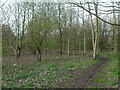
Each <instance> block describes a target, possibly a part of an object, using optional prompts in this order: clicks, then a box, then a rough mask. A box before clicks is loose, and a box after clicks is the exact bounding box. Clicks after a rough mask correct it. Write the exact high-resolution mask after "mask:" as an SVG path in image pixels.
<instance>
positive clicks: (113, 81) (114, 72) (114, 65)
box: [96, 53, 118, 87]
mask: <svg viewBox="0 0 120 90" xmlns="http://www.w3.org/2000/svg"><path fill="white" fill-rule="evenodd" d="M99 55H102V56H105V57H108V58H110V61H109V62H108V63H107V64H106V66H105V67H103V68H102V69H101V72H100V73H99V74H98V75H97V78H96V82H99V86H101V87H103V86H107V87H114V86H116V85H118V59H117V57H116V55H114V54H112V53H100V54H99ZM105 83H106V84H105ZM104 84H105V85H104ZM99 86H98V87H99Z"/></svg>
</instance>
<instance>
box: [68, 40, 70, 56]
mask: <svg viewBox="0 0 120 90" xmlns="http://www.w3.org/2000/svg"><path fill="white" fill-rule="evenodd" d="M68 56H70V41H69V40H68Z"/></svg>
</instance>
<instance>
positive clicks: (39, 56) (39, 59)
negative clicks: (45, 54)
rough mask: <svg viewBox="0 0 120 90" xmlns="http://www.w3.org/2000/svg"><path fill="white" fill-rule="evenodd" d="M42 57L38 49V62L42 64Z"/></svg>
mask: <svg viewBox="0 0 120 90" xmlns="http://www.w3.org/2000/svg"><path fill="white" fill-rule="evenodd" d="M41 60H42V56H41V50H40V49H38V62H41Z"/></svg>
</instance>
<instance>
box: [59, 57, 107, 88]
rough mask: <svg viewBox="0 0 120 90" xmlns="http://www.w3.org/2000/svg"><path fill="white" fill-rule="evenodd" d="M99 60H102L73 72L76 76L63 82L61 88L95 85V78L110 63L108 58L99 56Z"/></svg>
mask: <svg viewBox="0 0 120 90" xmlns="http://www.w3.org/2000/svg"><path fill="white" fill-rule="evenodd" d="M97 58H98V59H99V60H100V61H99V62H97V63H96V64H93V65H92V66H90V67H87V68H85V69H83V70H81V71H75V72H73V74H74V75H76V76H75V77H73V78H70V79H68V80H66V81H64V82H62V83H61V84H60V86H61V87H62V88H87V87H88V86H90V85H94V84H95V83H94V82H93V81H92V80H93V78H94V77H95V75H96V74H97V73H98V72H99V71H100V69H101V67H103V65H105V64H106V63H107V62H108V61H109V59H108V58H106V57H101V56H97ZM78 73H80V74H78Z"/></svg>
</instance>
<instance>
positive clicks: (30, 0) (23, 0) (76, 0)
mask: <svg viewBox="0 0 120 90" xmlns="http://www.w3.org/2000/svg"><path fill="white" fill-rule="evenodd" d="M6 1H7V3H10V2H26V1H29V2H32V1H36V2H40V1H42V2H54V1H62V2H67V1H69V2H79V1H84V0H0V2H2V3H4V2H6ZM85 1H102V2H111V1H120V0H85Z"/></svg>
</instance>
